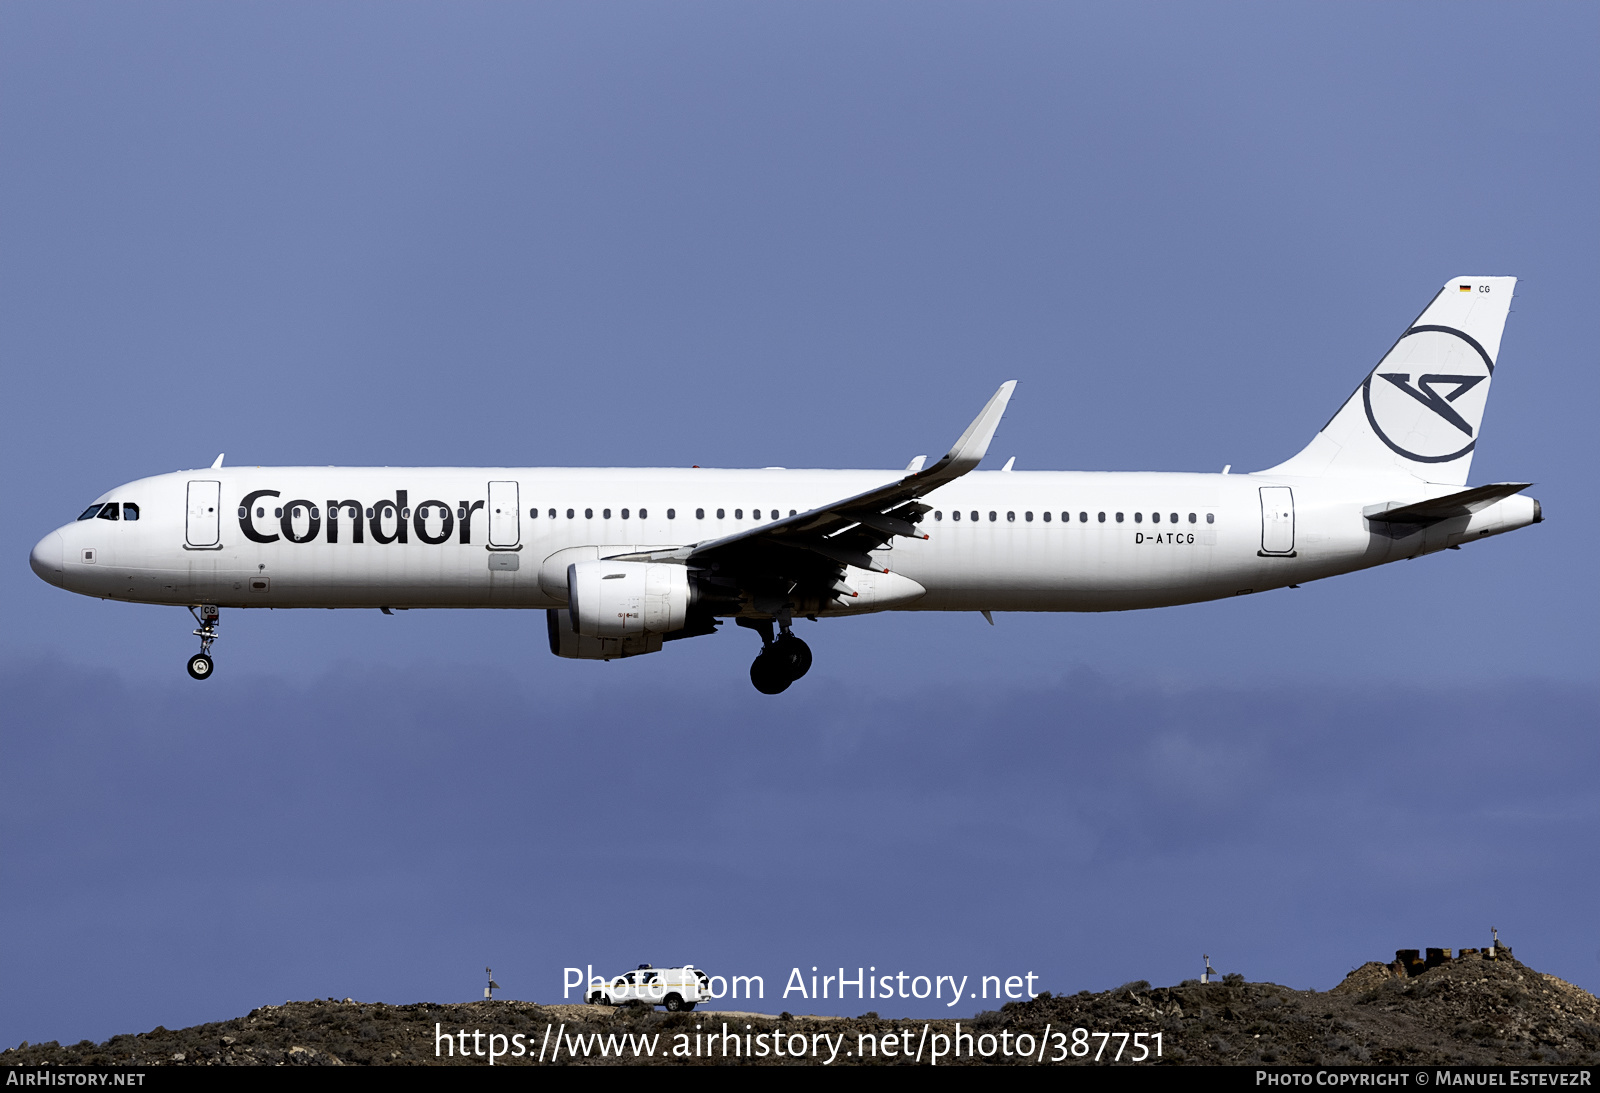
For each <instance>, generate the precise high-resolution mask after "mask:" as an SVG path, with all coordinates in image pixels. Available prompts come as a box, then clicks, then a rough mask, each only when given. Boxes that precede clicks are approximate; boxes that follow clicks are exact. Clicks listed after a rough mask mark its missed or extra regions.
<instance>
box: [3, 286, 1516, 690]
mask: <svg viewBox="0 0 1600 1093" xmlns="http://www.w3.org/2000/svg"><path fill="white" fill-rule="evenodd" d="M1515 285H1516V279H1515V278H1513V277H1458V278H1454V279H1452V280H1451V281H1449V282H1448V283H1447V284H1445V286H1444V287H1443V288H1442V289H1441V290H1440V291H1439V292H1438V293H1437V294H1436V295H1435V296H1434V297H1433V299H1432V300H1431V301H1430V302H1429V304H1428V306H1427V307H1426V308H1424V309H1423V312H1422V314H1421V315H1419V316H1418V317H1417V319H1416V320H1415V321H1414V322H1412V323H1411V324H1410V325H1409V326H1407V327H1406V329H1405V331H1404V332H1403V333H1402V334H1401V335H1400V337H1399V338H1398V339H1396V341H1395V343H1394V345H1393V346H1392V347H1391V348H1390V349H1389V351H1388V352H1387V353H1386V354H1385V355H1384V356H1383V358H1382V360H1381V361H1380V362H1379V364H1378V365H1377V367H1376V368H1374V369H1373V370H1372V371H1371V372H1370V373H1369V374H1368V375H1367V376H1366V378H1365V379H1364V380H1363V381H1362V382H1361V385H1360V386H1359V387H1357V388H1356V391H1355V393H1354V394H1352V395H1351V396H1350V398H1349V399H1348V400H1347V401H1346V402H1345V403H1344V404H1343V405H1342V406H1341V407H1340V408H1339V410H1338V412H1337V413H1335V414H1334V415H1333V417H1332V418H1331V419H1330V420H1329V421H1328V423H1327V424H1326V425H1325V426H1324V427H1323V428H1322V430H1321V431H1320V432H1318V433H1317V434H1316V435H1315V436H1314V437H1313V438H1312V440H1311V442H1310V443H1309V444H1308V445H1307V446H1306V447H1305V449H1304V450H1302V451H1301V452H1299V453H1298V454H1297V455H1295V456H1293V457H1292V458H1290V459H1288V460H1286V461H1285V462H1282V463H1279V464H1278V465H1276V466H1274V467H1269V468H1267V469H1266V470H1262V471H1256V472H1253V473H1247V474H1233V473H1231V467H1224V468H1223V470H1222V472H1221V473H1220V474H1196V473H1148V472H1134V473H1117V472H1072V471H1013V470H1012V469H1011V468H1012V462H1008V463H1006V465H1005V466H1004V467H1002V468H1001V469H1000V470H997V471H977V470H975V468H977V466H978V465H979V463H980V462H981V461H982V460H983V458H984V456H985V454H986V453H987V452H988V449H989V446H990V442H991V440H992V439H993V437H994V435H995V430H996V429H997V428H998V427H999V425H1000V419H1001V416H1002V414H1003V413H1004V412H1005V409H1006V405H1007V403H1008V402H1009V400H1010V398H1011V395H1012V391H1013V390H1014V388H1015V386H1016V382H1015V381H1014V380H1013V381H1007V382H1006V383H1004V384H1002V385H1001V386H1000V388H999V390H998V391H996V392H995V393H994V395H993V397H992V398H990V399H989V401H988V404H987V405H985V406H984V408H983V411H982V412H981V413H979V414H978V416H977V418H975V419H974V420H973V422H972V424H971V425H969V426H968V427H967V430H966V431H965V432H964V433H962V434H961V436H960V438H959V439H958V440H957V441H956V442H955V445H954V446H953V447H951V449H950V450H949V451H948V452H946V453H945V454H944V456H943V457H941V458H940V459H938V460H937V461H936V462H934V463H933V464H932V465H931V466H928V465H925V463H926V460H925V457H923V456H918V457H917V458H915V459H913V460H912V461H911V462H910V464H909V465H908V466H907V467H906V468H905V470H904V471H902V472H898V473H895V472H890V471H873V470H787V469H784V468H781V467H768V468H764V469H759V470H721V469H709V468H700V467H692V468H684V469H680V468H648V469H622V468H561V467H535V468H507V467H492V468H440V467H413V468H389V467H383V468H373V467H362V468H352V467H225V466H223V457H222V456H220V455H219V456H218V457H217V459H216V462H214V463H213V464H212V465H211V467H210V468H208V469H205V470H193V471H179V472H175V473H171V474H163V475H157V476H155V477H152V478H142V479H139V480H137V481H134V482H129V483H128V484H126V485H122V486H118V487H116V488H115V489H113V490H111V491H109V492H107V493H105V494H103V495H101V496H100V497H99V498H98V499H97V500H96V501H95V502H94V504H92V505H90V506H89V507H88V508H87V509H85V510H84V512H83V514H82V515H81V516H79V517H78V518H77V519H76V520H75V521H73V522H71V523H69V524H66V525H65V526H63V527H61V528H58V529H57V530H55V531H52V532H50V533H49V534H48V535H46V536H45V537H44V538H43V539H41V540H39V543H38V545H36V546H35V547H34V548H33V551H32V555H31V557H30V564H31V565H32V568H33V570H34V572H35V573H37V574H38V575H39V576H40V577H41V578H43V579H44V580H46V581H48V582H49V583H51V584H53V585H57V586H59V587H61V588H64V589H66V590H68V591H70V592H76V593H79V594H81V595H85V596H97V597H100V598H101V599H110V600H124V601H129V602H134V603H150V604H167V605H176V606H182V607H186V608H188V609H189V611H190V613H191V614H192V615H193V616H194V617H195V620H196V622H197V623H198V624H199V625H198V628H197V629H196V630H195V631H194V634H195V635H196V636H197V637H199V638H200V652H199V653H197V654H196V655H194V656H192V657H190V658H189V664H188V670H189V674H190V676H192V677H193V678H195V679H207V678H210V676H211V675H212V673H213V671H214V667H215V666H214V664H213V661H212V658H211V647H212V643H213V642H215V641H216V639H217V635H218V625H219V619H220V614H221V609H222V608H224V607H227V608H262V607H270V608H349V609H355V608H366V609H374V608H376V609H380V610H382V611H384V612H385V613H390V612H392V611H403V610H414V609H423V608H463V607H472V608H542V609H544V610H545V611H546V613H547V616H546V619H547V629H548V632H549V640H550V650H551V652H553V653H555V654H556V655H557V656H561V657H570V658H577V659H583V660H613V659H618V658H625V657H632V656H639V655H643V654H646V653H655V652H659V651H661V650H662V648H663V647H664V645H665V643H666V642H669V641H673V640H676V639H679V638H691V637H700V636H703V635H707V634H711V633H714V632H715V631H716V630H717V628H718V627H719V626H720V625H722V623H723V622H724V620H726V619H730V618H731V619H733V621H734V622H735V624H736V625H738V626H740V627H744V628H748V629H750V630H752V631H754V632H755V633H756V634H757V635H759V636H760V639H761V650H760V653H759V654H758V655H757V656H756V658H755V661H754V662H753V663H752V664H751V666H750V679H751V682H752V683H753V684H754V685H755V687H756V689H757V690H759V691H761V692H762V693H763V694H778V693H781V692H782V691H784V690H785V689H786V688H788V687H789V686H790V685H791V684H792V683H794V682H795V681H796V680H798V679H800V678H801V677H802V676H804V675H805V674H806V672H807V671H808V670H809V669H810V667H811V661H812V655H811V650H810V648H809V647H808V646H807V644H806V643H805V641H803V640H802V639H801V638H800V637H799V636H797V635H796V634H795V633H794V622H795V620H796V619H800V618H807V619H812V620H816V619H822V618H836V617H845V616H850V615H858V614H866V613H869V612H875V611H974V612H981V613H982V614H983V615H984V617H985V618H987V619H988V620H989V622H990V623H991V624H992V623H993V621H994V619H993V614H992V613H993V612H995V611H1125V610H1133V609H1143V608H1154V607H1168V606H1173V605H1177V604H1186V603H1197V602H1200V601H1205V600H1215V599H1221V598H1224V597H1230V596H1242V595H1246V594H1249V593H1257V592H1264V591H1267V590H1269V589H1276V588H1283V587H1294V586H1298V585H1301V584H1304V583H1305V582H1307V581H1314V580H1320V579H1322V578H1325V577H1332V576H1335V575H1338V574H1342V573H1350V572H1353V571H1355V570H1359V569H1366V568H1370V567H1372V566H1377V565H1382V564H1384V563H1386V562H1393V561H1399V560H1401V559H1407V558H1416V557H1419V556H1421V555H1423V554H1430V553H1433V552H1435V551H1439V550H1444V549H1447V548H1448V549H1456V548H1458V547H1460V546H1462V545H1464V544H1466V543H1469V542H1476V541H1478V540H1479V539H1483V538H1486V537H1488V536H1491V535H1499V534H1503V533H1504V532H1508V531H1513V530H1515V529H1517V528H1521V527H1525V526H1527V525H1529V524H1537V523H1539V522H1540V520H1541V519H1542V512H1541V508H1540V505H1539V503H1538V502H1537V501H1535V500H1533V499H1532V498H1530V497H1527V496H1525V495H1524V494H1523V493H1522V491H1523V490H1525V489H1527V488H1528V487H1529V486H1530V485H1532V483H1528V482H1497V483H1491V484H1488V485H1482V486H1476V487H1470V488H1469V487H1467V484H1466V483H1467V475H1468V471H1469V470H1470V468H1471V465H1472V454H1473V451H1474V450H1475V448H1476V447H1477V442H1478V432H1479V428H1480V425H1481V423H1482V420H1483V411H1484V405H1485V402H1486V399H1487V396H1488V393H1489V386H1490V380H1491V377H1492V376H1493V374H1494V368H1495V361H1496V359H1497V357H1498V355H1499V351H1500V338H1501V333H1502V331H1503V329H1504V327H1505V320H1506V314H1507V312H1508V311H1509V309H1510V304H1511V298H1512V294H1513V290H1514V288H1515ZM1013 462H1014V460H1013Z"/></svg>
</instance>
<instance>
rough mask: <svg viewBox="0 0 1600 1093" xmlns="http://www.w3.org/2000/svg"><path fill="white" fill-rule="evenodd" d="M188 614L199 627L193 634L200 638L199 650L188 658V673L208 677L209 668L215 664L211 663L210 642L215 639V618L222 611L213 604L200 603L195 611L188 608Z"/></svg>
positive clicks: (195, 676)
mask: <svg viewBox="0 0 1600 1093" xmlns="http://www.w3.org/2000/svg"><path fill="white" fill-rule="evenodd" d="M189 614H191V615H193V616H194V621H195V622H197V623H199V624H200V628H199V629H198V630H196V631H195V632H194V636H195V637H197V638H199V639H200V651H199V652H198V653H196V654H195V655H194V656H192V657H190V658H189V675H190V676H191V677H192V678H194V679H210V678H211V670H212V668H213V667H215V665H213V664H212V663H211V643H212V642H214V641H216V640H217V619H218V617H220V616H221V614H222V612H221V611H219V610H218V609H217V607H216V605H215V604H209V603H207V604H201V605H200V610H199V611H198V612H197V611H196V610H195V609H194V608H192V607H191V608H189Z"/></svg>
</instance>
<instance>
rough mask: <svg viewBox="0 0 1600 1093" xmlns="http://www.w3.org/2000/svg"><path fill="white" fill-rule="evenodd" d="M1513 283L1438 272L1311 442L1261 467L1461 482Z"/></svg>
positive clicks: (1464, 478) (1291, 471)
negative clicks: (1425, 296) (1431, 289)
mask: <svg viewBox="0 0 1600 1093" xmlns="http://www.w3.org/2000/svg"><path fill="white" fill-rule="evenodd" d="M1516 284H1517V279H1516V278H1515V277H1470V278H1469V277H1460V278H1452V279H1451V280H1449V281H1447V282H1445V285H1444V288H1442V289H1441V290H1440V291H1439V292H1438V294H1437V295H1435V296H1434V298H1433V299H1432V300H1431V301H1430V302H1429V303H1428V306H1427V307H1426V308H1424V309H1423V312H1422V314H1421V315H1418V316H1417V317H1416V319H1414V320H1413V321H1412V323H1411V325H1410V326H1408V327H1407V328H1406V331H1405V333H1404V334H1401V335H1400V337H1399V339H1398V340H1397V341H1396V342H1395V343H1394V345H1392V346H1390V348H1389V351H1388V352H1387V353H1385V354H1384V355H1383V359H1382V360H1381V361H1379V362H1378V367H1376V368H1374V369H1373V370H1372V371H1371V372H1369V373H1368V374H1367V378H1366V379H1364V380H1362V381H1361V385H1360V386H1359V387H1357V388H1356V391H1355V394H1353V395H1351V396H1350V398H1349V399H1348V400H1346V402H1345V404H1344V405H1343V406H1341V407H1340V408H1339V411H1338V413H1336V414H1334V415H1333V417H1331V418H1330V419H1328V424H1326V425H1324V426H1323V427H1322V431H1321V432H1319V433H1318V434H1317V435H1316V436H1314V437H1313V438H1312V439H1311V443H1310V444H1307V445H1306V446H1305V448H1304V449H1302V450H1301V451H1300V453H1299V454H1298V455H1296V456H1294V457H1293V458H1292V459H1289V460H1286V461H1285V462H1283V463H1280V464H1278V465H1277V466H1276V467H1271V468H1268V469H1267V470H1266V471H1262V472H1260V473H1262V474H1282V475H1295V476H1304V477H1312V478H1319V477H1322V476H1324V475H1355V476H1361V477H1370V476H1385V477H1387V476H1399V475H1405V476H1408V477H1411V478H1415V479H1420V480H1422V481H1425V482H1436V483H1439V484H1441V485H1455V486H1462V485H1465V484H1466V481H1467V475H1468V473H1469V472H1470V471H1471V470H1472V452H1473V449H1474V448H1476V447H1477V444H1478V437H1479V435H1480V434H1481V433H1482V425H1483V408H1484V405H1485V404H1486V403H1487V402H1488V400H1489V387H1490V386H1491V384H1490V381H1491V379H1492V378H1493V376H1494V362H1495V359H1496V358H1497V357H1498V356H1499V354H1500V336H1501V334H1502V333H1504V331H1505V325H1506V313H1507V312H1509V311H1510V310H1511V295H1512V292H1513V290H1514V289H1515V288H1516Z"/></svg>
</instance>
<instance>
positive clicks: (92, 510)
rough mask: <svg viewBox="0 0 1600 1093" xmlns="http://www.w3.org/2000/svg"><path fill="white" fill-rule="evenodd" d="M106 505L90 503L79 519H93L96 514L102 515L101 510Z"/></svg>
mask: <svg viewBox="0 0 1600 1093" xmlns="http://www.w3.org/2000/svg"><path fill="white" fill-rule="evenodd" d="M104 507H105V506H104V505H90V506H89V507H88V508H86V509H84V510H83V515H82V516H80V517H78V519H80V520H93V519H94V518H95V517H96V516H99V515H100V510H101V509H102V508H104Z"/></svg>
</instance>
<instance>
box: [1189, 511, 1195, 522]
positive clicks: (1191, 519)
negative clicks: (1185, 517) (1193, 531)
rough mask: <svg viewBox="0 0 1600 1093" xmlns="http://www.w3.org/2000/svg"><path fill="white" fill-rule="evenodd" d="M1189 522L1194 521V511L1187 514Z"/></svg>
mask: <svg viewBox="0 0 1600 1093" xmlns="http://www.w3.org/2000/svg"><path fill="white" fill-rule="evenodd" d="M1189 523H1191V524H1192V523H1194V513H1192V512H1191V513H1190V514H1189Z"/></svg>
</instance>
